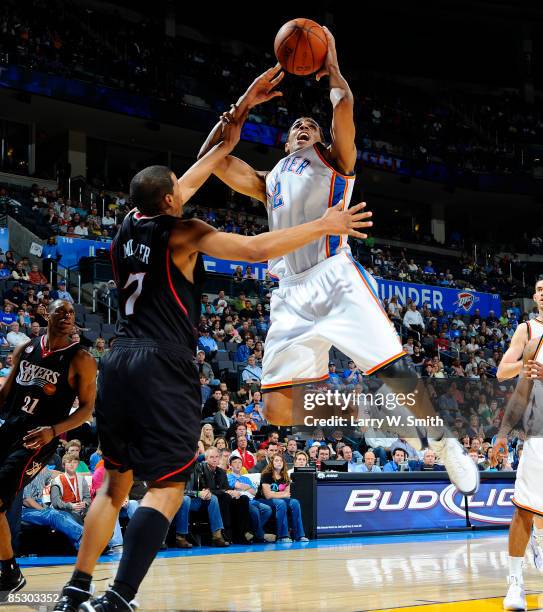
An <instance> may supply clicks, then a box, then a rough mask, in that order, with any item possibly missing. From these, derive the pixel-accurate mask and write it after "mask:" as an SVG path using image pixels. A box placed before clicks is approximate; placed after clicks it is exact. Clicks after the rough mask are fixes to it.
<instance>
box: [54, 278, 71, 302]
mask: <svg viewBox="0 0 543 612" xmlns="http://www.w3.org/2000/svg"><path fill="white" fill-rule="evenodd" d="M51 297H52V299H53V300H65V301H66V302H70V304H74V303H75V302H74V298H73V297H72V296H71V294H70V292H69V291H66V281H65V280H64V279H63V280H60V281H59V283H58V289H57V290H56V291H52V292H51Z"/></svg>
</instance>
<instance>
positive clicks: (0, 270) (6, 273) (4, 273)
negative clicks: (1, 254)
mask: <svg viewBox="0 0 543 612" xmlns="http://www.w3.org/2000/svg"><path fill="white" fill-rule="evenodd" d="M10 276H11V272H10V269H9V268H7V267H6V264H5V263H4V262H3V261H0V280H5V279H6V278H9V277H10Z"/></svg>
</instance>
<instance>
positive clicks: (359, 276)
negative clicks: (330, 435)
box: [262, 252, 405, 391]
mask: <svg viewBox="0 0 543 612" xmlns="http://www.w3.org/2000/svg"><path fill="white" fill-rule="evenodd" d="M332 345H334V346H335V347H336V348H337V349H339V350H340V351H341V352H342V353H344V354H345V355H347V356H348V357H350V358H351V359H352V360H353V361H354V362H355V363H356V364H357V366H358V367H359V368H360V369H361V371H362V372H364V373H365V374H373V373H374V372H376V371H377V370H379V369H380V368H382V367H384V366H386V365H388V364H390V363H392V362H393V361H394V360H396V359H398V358H400V357H402V356H403V355H404V354H405V352H404V350H403V349H402V344H401V341H400V338H399V337H398V334H397V333H396V330H395V328H394V325H393V324H392V322H391V321H390V319H389V318H388V316H387V315H386V313H385V311H384V310H383V307H382V306H381V302H380V300H379V297H378V293H377V283H376V282H375V279H374V278H373V277H372V276H371V275H370V274H369V273H368V272H366V270H364V268H363V267H362V266H361V265H359V264H358V263H357V262H355V260H354V259H353V258H352V256H351V255H350V253H345V252H342V253H339V254H338V255H334V256H333V257H329V258H328V259H325V260H324V261H322V262H321V263H319V264H317V265H316V266H314V267H313V268H311V269H309V270H307V271H305V272H302V273H301V274H295V275H293V276H289V277H287V278H284V279H281V281H280V282H279V288H278V289H276V290H275V291H274V292H273V293H272V298H271V326H270V330H269V332H268V336H267V338H266V344H265V347H264V360H263V377H262V390H263V391H270V390H273V389H278V388H282V387H289V386H292V385H296V384H304V383H308V382H313V381H319V380H326V378H328V361H329V354H328V352H329V350H330V347H331V346H332ZM338 373H339V372H338Z"/></svg>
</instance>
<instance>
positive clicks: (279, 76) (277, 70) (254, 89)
mask: <svg viewBox="0 0 543 612" xmlns="http://www.w3.org/2000/svg"><path fill="white" fill-rule="evenodd" d="M284 76H285V73H284V72H283V71H282V68H281V64H279V63H277V64H276V65H275V66H274V67H273V68H269V69H268V70H266V72H263V73H262V74H261V75H260V76H259V77H257V78H256V79H255V80H254V81H253V82H252V83H251V84H250V85H249V88H248V89H247V91H246V92H245V93H244V94H243V96H242V99H241V100H240V102H241V101H243V102H245V103H246V104H247V105H248V106H249V108H253V106H257V105H258V104H263V103H264V102H268V101H269V100H272V99H273V98H277V97H279V96H282V95H283V94H282V92H280V91H278V90H277V89H275V88H276V87H277V85H279V83H280V82H281V81H282V80H283V78H284Z"/></svg>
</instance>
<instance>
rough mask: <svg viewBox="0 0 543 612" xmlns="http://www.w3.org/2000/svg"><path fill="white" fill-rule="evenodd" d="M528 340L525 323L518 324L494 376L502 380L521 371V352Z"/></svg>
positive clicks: (512, 376)
mask: <svg viewBox="0 0 543 612" xmlns="http://www.w3.org/2000/svg"><path fill="white" fill-rule="evenodd" d="M527 342H528V330H527V328H526V325H524V324H520V325H519V326H518V327H517V329H516V330H515V333H514V334H513V337H512V338H511V344H510V345H509V348H508V349H507V350H506V351H505V354H504V356H503V358H502V360H501V361H500V364H499V366H498V371H497V372H496V378H497V379H498V380H499V381H500V382H502V381H504V380H509V379H510V378H514V377H515V376H518V375H519V374H520V372H521V371H522V353H523V351H524V347H525V346H526V343H527Z"/></svg>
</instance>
